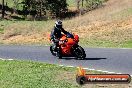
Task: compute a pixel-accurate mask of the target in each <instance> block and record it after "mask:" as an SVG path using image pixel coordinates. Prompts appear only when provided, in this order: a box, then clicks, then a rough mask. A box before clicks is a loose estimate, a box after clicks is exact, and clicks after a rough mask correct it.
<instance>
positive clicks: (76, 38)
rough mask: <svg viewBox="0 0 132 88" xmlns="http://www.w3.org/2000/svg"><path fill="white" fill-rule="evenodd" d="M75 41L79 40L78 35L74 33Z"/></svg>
mask: <svg viewBox="0 0 132 88" xmlns="http://www.w3.org/2000/svg"><path fill="white" fill-rule="evenodd" d="M74 38H75V41H76V42H77V43H78V42H79V36H78V35H74Z"/></svg>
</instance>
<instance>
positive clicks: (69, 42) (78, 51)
mask: <svg viewBox="0 0 132 88" xmlns="http://www.w3.org/2000/svg"><path fill="white" fill-rule="evenodd" d="M78 42H79V36H78V35H76V34H71V33H68V34H67V35H65V34H62V36H61V38H60V39H59V47H57V50H54V48H53V47H54V45H53V44H52V45H51V46H50V52H51V53H52V55H53V56H57V57H59V58H60V59H61V58H62V57H76V58H77V59H85V57H86V54H85V51H84V49H83V48H82V47H81V46H79V45H78ZM58 50H60V52H57V51H58Z"/></svg>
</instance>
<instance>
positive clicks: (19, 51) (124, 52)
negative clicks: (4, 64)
mask: <svg viewBox="0 0 132 88" xmlns="http://www.w3.org/2000/svg"><path fill="white" fill-rule="evenodd" d="M84 49H85V51H86V55H87V57H86V59H85V60H76V59H74V58H63V59H57V58H56V57H54V56H52V55H51V53H50V51H49V47H48V46H18V45H15V46H14V45H10V46H8V45H0V58H4V59H19V60H33V61H40V62H48V63H51V64H59V65H64V66H82V67H84V68H90V69H96V70H103V71H109V72H116V73H126V74H130V75H132V49H115V48H84Z"/></svg>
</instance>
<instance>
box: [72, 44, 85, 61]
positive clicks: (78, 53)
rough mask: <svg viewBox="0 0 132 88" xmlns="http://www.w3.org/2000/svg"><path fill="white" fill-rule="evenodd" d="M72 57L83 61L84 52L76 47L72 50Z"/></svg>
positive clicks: (79, 47)
mask: <svg viewBox="0 0 132 88" xmlns="http://www.w3.org/2000/svg"><path fill="white" fill-rule="evenodd" d="M74 55H75V56H76V57H77V58H78V59H85V58H86V54H85V51H84V49H83V48H82V47H81V46H77V47H75V48H74Z"/></svg>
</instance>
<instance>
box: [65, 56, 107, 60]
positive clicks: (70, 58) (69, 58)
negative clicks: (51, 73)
mask: <svg viewBox="0 0 132 88" xmlns="http://www.w3.org/2000/svg"><path fill="white" fill-rule="evenodd" d="M62 59H65V60H72V59H74V60H79V59H77V58H75V57H63V58H62ZM102 59H107V58H85V59H83V60H102ZM80 60H81V59H80Z"/></svg>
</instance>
